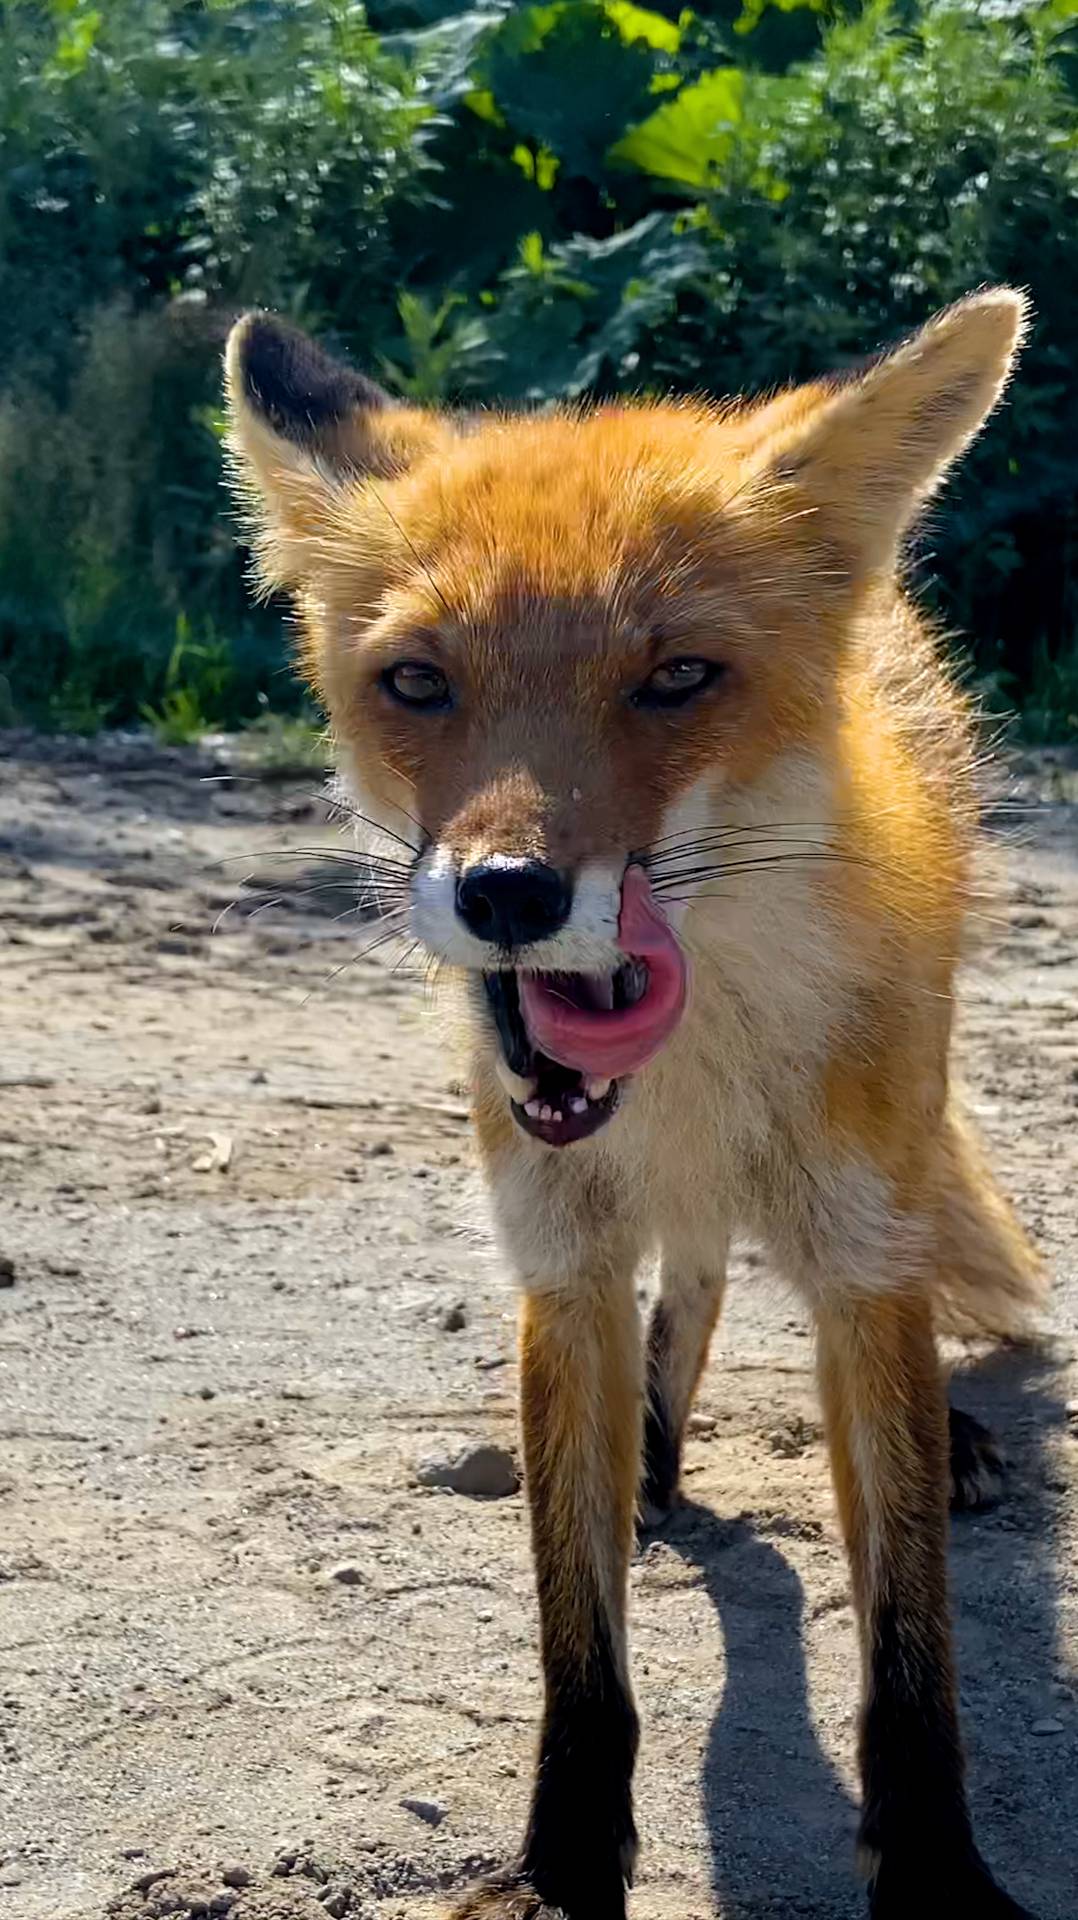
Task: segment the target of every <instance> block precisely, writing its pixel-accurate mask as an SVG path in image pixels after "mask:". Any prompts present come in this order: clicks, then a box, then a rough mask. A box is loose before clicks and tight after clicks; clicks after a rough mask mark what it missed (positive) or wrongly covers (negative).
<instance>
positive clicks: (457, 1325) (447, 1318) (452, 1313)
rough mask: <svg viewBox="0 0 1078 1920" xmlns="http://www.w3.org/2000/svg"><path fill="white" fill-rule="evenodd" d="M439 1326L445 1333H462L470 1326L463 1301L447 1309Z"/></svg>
mask: <svg viewBox="0 0 1078 1920" xmlns="http://www.w3.org/2000/svg"><path fill="white" fill-rule="evenodd" d="M438 1324H439V1326H440V1327H441V1329H442V1332H443V1333H460V1332H462V1331H463V1329H464V1328H465V1327H466V1326H467V1324H468V1316H467V1314H466V1313H465V1311H464V1303H463V1301H461V1300H458V1301H457V1302H456V1303H455V1304H454V1305H453V1306H451V1307H447V1308H446V1310H445V1312H444V1313H443V1315H442V1317H441V1320H440V1321H439V1323H438Z"/></svg>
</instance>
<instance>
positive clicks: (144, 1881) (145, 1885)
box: [132, 1867, 176, 1893]
mask: <svg viewBox="0 0 1078 1920" xmlns="http://www.w3.org/2000/svg"><path fill="white" fill-rule="evenodd" d="M175 1871H176V1869H175V1867H150V1868H149V1870H148V1871H147V1872H146V1873H140V1874H139V1877H138V1879H137V1880H135V1881H133V1882H132V1885H133V1887H134V1889H135V1892H136V1893H149V1891H150V1888H151V1887H156V1885H157V1882H158V1881H159V1880H168V1879H170V1878H171V1876H172V1875H173V1874H174V1873H175Z"/></svg>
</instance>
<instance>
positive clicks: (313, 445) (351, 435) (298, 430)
mask: <svg viewBox="0 0 1078 1920" xmlns="http://www.w3.org/2000/svg"><path fill="white" fill-rule="evenodd" d="M225 390H226V395H227V400H228V413H229V431H228V458H229V472H230V478H231V480H232V484H233V487H234V489H235V492H236V494H237V496H238V499H239V504H240V509H241V512H242V513H243V515H244V518H245V520H246V523H247V527H248V529H249V531H250V537H251V541H252V545H253V549H254V554H255V562H256V568H257V572H258V574H259V577H260V578H261V580H262V582H263V584H264V585H265V586H266V587H297V586H300V585H302V584H303V583H304V582H305V581H309V580H310V579H311V578H313V576H314V573H315V572H316V571H317V566H318V558H317V556H318V554H319V553H320V552H322V551H323V550H324V548H325V539H324V535H325V530H326V527H327V525H329V524H330V523H331V522H332V521H333V518H334V515H335V514H336V513H337V511H338V510H339V507H340V503H341V499H342V497H344V496H346V495H347V493H348V490H349V489H350V488H354V487H362V486H363V485H364V484H365V483H366V482H369V481H384V480H393V479H395V478H397V477H398V476H399V475H401V474H404V473H407V472H408V470H409V469H410V468H411V467H413V466H414V465H415V464H416V462H417V461H419V460H422V459H424V458H426V457H427V456H428V455H429V454H430V453H431V452H432V450H433V449H434V448H435V447H436V446H439V445H442V444H444V442H445V441H446V439H447V438H448V437H449V435H450V434H451V431H452V429H451V428H450V427H448V426H446V425H445V424H443V423H442V422H441V421H440V420H439V419H438V417H437V415H435V414H432V413H426V412H424V411H423V409H422V408H417V407H409V406H405V405H401V404H399V403H398V402H396V401H394V400H391V399H390V397H389V395H388V394H386V393H383V392H382V389H381V387H378V386H375V384H374V381H373V380H365V379H364V377H363V375H362V374H360V373H356V372H355V371H354V370H353V369H352V368H351V367H348V366H345V365H344V364H343V363H342V362H341V361H339V360H334V359H333V358H332V357H331V356H330V355H329V354H328V353H325V352H323V350H322V348H321V347H318V346H316V345H315V343H314V341H313V340H309V339H308V338H307V335H306V334H305V333H301V332H300V331H299V329H298V327H291V326H289V325H288V324H287V322H286V321H283V320H276V319H274V317H273V316H272V314H268V313H248V314H246V315H245V316H244V318H243V319H242V320H238V321H237V322H236V325H235V326H234V327H233V329H232V332H231V333H230V334H229V337H228V346H227V347H226V349H225Z"/></svg>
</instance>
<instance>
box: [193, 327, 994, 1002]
mask: <svg viewBox="0 0 1078 1920" xmlns="http://www.w3.org/2000/svg"><path fill="white" fill-rule="evenodd" d="M1025 313H1026V305H1025V301H1024V299H1023V297H1022V296H1021V295H1020V294H1018V293H1016V292H1013V291H1010V290H1008V289H996V290H993V291H988V292H983V293H980V294H977V295H974V296H972V297H970V298H969V299H966V300H964V301H962V302H960V303H959V304H958V305H956V306H953V307H951V308H949V309H947V310H946V311H945V312H944V313H942V314H940V315H939V316H938V317H937V318H936V319H934V320H932V321H931V322H930V323H929V324H928V325H927V326H926V327H925V328H923V330H921V331H920V332H919V333H916V334H914V335H913V336H912V337H911V338H909V339H907V340H906V341H904V342H903V343H902V344H901V345H900V346H899V347H898V348H897V349H896V350H895V351H893V352H891V353H890V354H888V355H887V356H886V357H884V358H882V359H880V360H878V361H877V362H876V363H875V364H873V365H871V366H870V367H869V368H868V370H867V371H863V372H860V373H858V374H856V375H855V376H853V377H845V378H843V379H841V380H837V381H835V380H827V379H824V380H821V381H819V382H816V383H813V384H810V385H807V386H802V387H798V388H795V389H792V390H790V391H787V392H784V393H781V394H779V395H778V396H777V397H771V398H767V399H764V400H762V401H756V402H735V403H722V404H718V405H715V404H711V403H708V402H704V401H700V400H685V401H673V402H661V403H655V404H652V403H628V404H616V405H606V406H602V407H598V408H596V409H594V410H591V411H588V410H584V409H562V410H560V411H555V412H552V413H550V414H544V415H527V416H523V417H514V416H508V415H503V414H498V413H489V414H479V415H470V416H468V417H466V418H456V417H454V416H452V415H451V414H445V413H439V412H435V411H427V410H425V409H419V408H415V407H412V406H409V405H402V404H397V403H395V402H393V401H392V400H391V399H390V398H389V397H388V396H387V395H386V394H384V393H383V392H382V391H381V390H380V389H379V388H378V387H377V386H375V385H374V384H373V383H372V382H370V381H368V380H366V379H364V378H362V377H361V376H360V375H358V374H356V373H354V372H353V371H351V370H350V369H349V368H347V367H344V366H342V365H340V364H339V363H337V362H336V361H334V360H333V359H331V358H329V357H328V356H327V355H326V354H324V353H323V352H322V351H321V350H320V349H319V348H318V347H317V346H315V345H314V344H313V343H312V342H311V341H310V340H308V339H307V338H306V337H305V336H303V335H302V334H300V333H298V332H296V331H295V330H294V329H293V328H291V327H289V326H287V325H285V324H284V323H282V322H280V321H278V320H276V319H273V318H271V317H269V316H267V315H264V314H251V315H248V316H247V317H246V318H245V319H243V320H241V321H240V322H239V323H238V325H237V326H236V327H235V328H234V330H233V333H232V335H231V338H230V341H229V345H228V352H227V388H228V398H229V405H230V411H231V450H232V458H233V463H234V471H235V474H236V477H237V480H238V484H239V488H240V490H241V494H242V497H243V499H244V501H245V503H246V505H247V508H248V511H249V517H250V523H251V526H252V529H253V540H254V548H255V555H256V564H257V567H258V571H259V575H260V578H261V581H262V583H263V585H264V586H265V587H266V588H267V589H271V588H284V589H287V590H288V591H289V592H290V593H291V594H292V595H293V596H294V599H295V603H296V606H297V610H298V614H299V621H300V627H301V631H302V635H303V651H304V660H305V663H306V668H307V671H308V674H309V677H310V679H311V681H312V683H313V685H314V687H315V688H316V689H317V691H318V693H319V694H320V696H321V698H322V699H323V701H324V703H325V705H326V707H327V709H328V712H329V715H330V720H331V724H332V729H333V732H334V735H335V737H336V741H337V745H338V751H339V755H340V760H341V768H342V772H343V773H344V775H345V779H346V781H349V780H350V781H351V782H352V784H353V786H354V788H355V790H356V793H357V799H360V803H361V804H363V806H364V807H365V810H366V811H367V812H368V813H370V814H372V815H373V816H374V817H375V818H377V819H379V820H381V821H384V822H386V823H389V824H392V825H393V826H394V828H396V829H399V827H400V823H401V820H402V818H404V816H405V815H407V816H408V817H409V818H410V819H412V820H414V821H415V822H417V823H418V825H419V829H420V831H421V834H422V842H423V844H422V850H421V853H420V857H419V858H418V860H417V863H416V866H415V870H414V873H413V874H412V876H411V890H412V919H413V927H414V930H415V931H416V932H417V933H418V934H419V936H420V937H421V938H422V940H423V941H424V942H425V943H426V945H427V946H428V947H429V948H430V949H431V950H432V951H433V952H435V953H436V954H438V955H440V956H442V957H444V958H446V959H448V960H450V961H452V962H456V963H459V964H462V965H464V966H469V967H473V968H478V969H481V970H484V971H495V970H498V969H505V968H507V967H513V966H519V967H523V968H528V969H535V970H539V971H541V970H554V971H558V972H572V971H595V972H599V971H601V970H602V969H604V968H610V967H613V966H615V965H616V964H617V961H618V959H619V957H621V956H622V955H623V943H622V942H620V941H619V916H620V915H621V913H622V908H623V898H622V891H623V886H622V883H623V876H624V875H625V873H626V869H627V866H628V865H631V864H632V863H633V862H634V861H640V862H642V863H643V864H644V865H645V867H646V865H647V861H648V858H649V856H650V855H652V854H653V853H654V850H655V849H656V848H657V847H659V846H661V844H662V842H663V840H664V836H666V835H667V834H668V833H669V832H670V831H671V827H670V823H671V822H672V821H675V820H678V819H681V818H684V817H685V814H684V809H685V807H686V805H687V804H688V803H689V802H690V799H691V797H692V796H698V795H700V794H701V793H703V794H704V795H705V796H706V795H707V794H716V795H721V794H722V793H723V792H725V791H729V790H745V789H747V788H748V789H751V787H752V786H753V784H754V783H756V782H758V781H760V780H761V778H762V777H763V776H764V774H765V772H766V769H767V768H768V767H769V765H770V764H771V763H772V762H773V761H774V760H775V759H776V757H778V756H781V755H784V754H788V753H790V752H791V750H793V751H808V752H812V751H818V750H819V749H820V748H821V747H823V748H824V749H825V750H826V743H827V740H828V737H829V735H830V734H832V733H833V731H834V729H835V727H836V726H837V725H838V721H839V705H840V700H839V689H840V686H841V683H842V677H843V673H844V669H845V667H846V664H847V660H848V655H849V650H850V647H851V644H852V637H853V635H854V633H855V631H856V627H857V623H858V620H859V618H860V616H861V615H862V613H863V610H864V608H865V606H866V603H867V602H868V601H869V600H870V598H871V596H872V595H873V594H874V593H878V592H879V590H880V588H881V585H886V583H887V582H888V581H890V579H891V578H892V577H893V574H894V570H895V566H896V561H897V558H898V555H899V552H900V549H901V544H902V541H903V538H904V536H905V534H906V532H907V530H908V528H909V526H910V523H911V521H912V520H913V518H914V516H915V515H916V513H917V511H918V509H919V508H920V507H921V506H922V504H923V503H924V502H925V501H926V500H927V499H928V497H929V496H930V495H931V494H932V492H933V491H934V489H935V488H936V487H937V486H938V485H939V484H940V482H941V480H942V478H943V476H944V474H945V473H946V471H947V469H948V468H949V467H950V465H951V463H952V462H953V461H954V460H955V459H956V458H957V456H958V455H959V454H960V453H961V451H962V449H963V448H964V447H965V446H966V444H967V443H968V442H969V440H970V439H971V438H972V437H973V435H974V434H975V433H976V432H977V430H978V429H979V427H980V426H981V424H982V422H983V421H984V419H985V417H986V416H987V414H988V413H989V412H990V410H991V409H992V407H993V406H994V404H995V402H996V400H997V399H998V397H999V395H1000V393H1001V391H1002V389H1003V387H1004V384H1005V382H1006V379H1007V376H1008V372H1009V369H1010V365H1011V361H1012V358H1013V355H1014V352H1015V349H1016V346H1017V344H1018V342H1019V340H1020V337H1021V335H1022V332H1023V328H1024V325H1025ZM399 810H402V811H399Z"/></svg>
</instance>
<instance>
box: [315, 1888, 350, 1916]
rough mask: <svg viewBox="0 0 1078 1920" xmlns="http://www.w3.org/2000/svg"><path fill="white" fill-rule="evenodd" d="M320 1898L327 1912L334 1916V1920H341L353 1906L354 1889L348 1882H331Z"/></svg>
mask: <svg viewBox="0 0 1078 1920" xmlns="http://www.w3.org/2000/svg"><path fill="white" fill-rule="evenodd" d="M318 1898H319V1899H320V1901H321V1902H322V1905H323V1906H324V1907H325V1910H326V1912H327V1913H328V1914H332V1916H333V1920H341V1915H342V1914H345V1913H347V1912H348V1909H349V1907H350V1906H351V1904H352V1889H351V1887H350V1886H349V1885H348V1882H347V1880H331V1881H330V1883H329V1886H328V1887H324V1888H323V1890H322V1892H321V1893H320V1894H319V1896H318Z"/></svg>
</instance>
